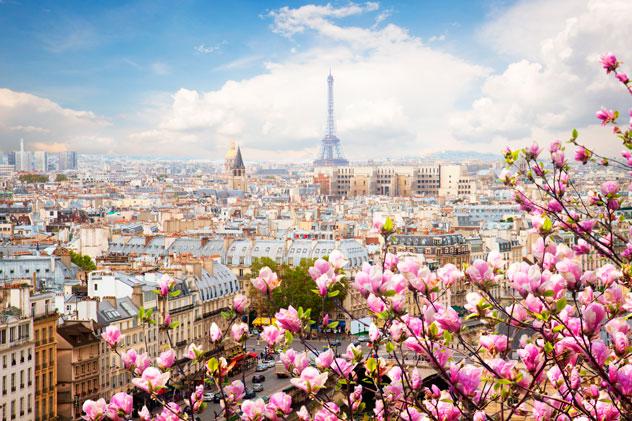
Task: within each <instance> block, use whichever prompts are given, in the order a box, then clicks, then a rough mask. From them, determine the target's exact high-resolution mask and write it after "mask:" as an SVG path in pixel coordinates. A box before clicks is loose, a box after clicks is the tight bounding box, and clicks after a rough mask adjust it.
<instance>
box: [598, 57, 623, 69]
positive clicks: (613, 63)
mask: <svg viewBox="0 0 632 421" xmlns="http://www.w3.org/2000/svg"><path fill="white" fill-rule="evenodd" d="M599 61H600V62H601V65H602V66H603V68H604V69H605V70H606V73H610V72H614V71H615V70H617V67H619V62H618V61H617V57H616V56H615V55H614V54H611V53H608V54H605V55H603V56H601V59H600V60H599Z"/></svg>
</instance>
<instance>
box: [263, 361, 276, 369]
mask: <svg viewBox="0 0 632 421" xmlns="http://www.w3.org/2000/svg"><path fill="white" fill-rule="evenodd" d="M265 364H266V365H267V366H268V368H272V367H274V365H275V364H276V361H275V360H270V361H266V362H265Z"/></svg>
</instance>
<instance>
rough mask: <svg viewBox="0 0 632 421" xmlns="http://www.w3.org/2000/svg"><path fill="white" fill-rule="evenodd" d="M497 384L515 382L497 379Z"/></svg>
mask: <svg viewBox="0 0 632 421" xmlns="http://www.w3.org/2000/svg"><path fill="white" fill-rule="evenodd" d="M496 383H498V384H512V383H513V382H512V381H511V380H508V379H496Z"/></svg>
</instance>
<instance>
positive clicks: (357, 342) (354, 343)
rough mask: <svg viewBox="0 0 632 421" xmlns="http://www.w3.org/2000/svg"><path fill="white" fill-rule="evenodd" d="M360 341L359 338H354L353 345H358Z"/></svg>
mask: <svg viewBox="0 0 632 421" xmlns="http://www.w3.org/2000/svg"><path fill="white" fill-rule="evenodd" d="M361 343H362V342H360V340H359V339H356V340H354V341H353V346H360V344H361Z"/></svg>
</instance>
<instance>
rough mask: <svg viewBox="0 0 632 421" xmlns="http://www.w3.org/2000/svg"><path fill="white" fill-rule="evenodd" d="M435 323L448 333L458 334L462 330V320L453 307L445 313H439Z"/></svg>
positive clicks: (446, 309)
mask: <svg viewBox="0 0 632 421" xmlns="http://www.w3.org/2000/svg"><path fill="white" fill-rule="evenodd" d="M435 321H436V322H437V323H438V324H439V326H441V328H442V329H445V330H447V331H448V332H452V333H455V332H458V331H459V330H460V329H461V319H460V318H459V313H457V312H456V311H455V310H454V309H453V308H452V307H447V308H445V309H444V310H443V311H441V312H439V313H437V315H436V316H435Z"/></svg>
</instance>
